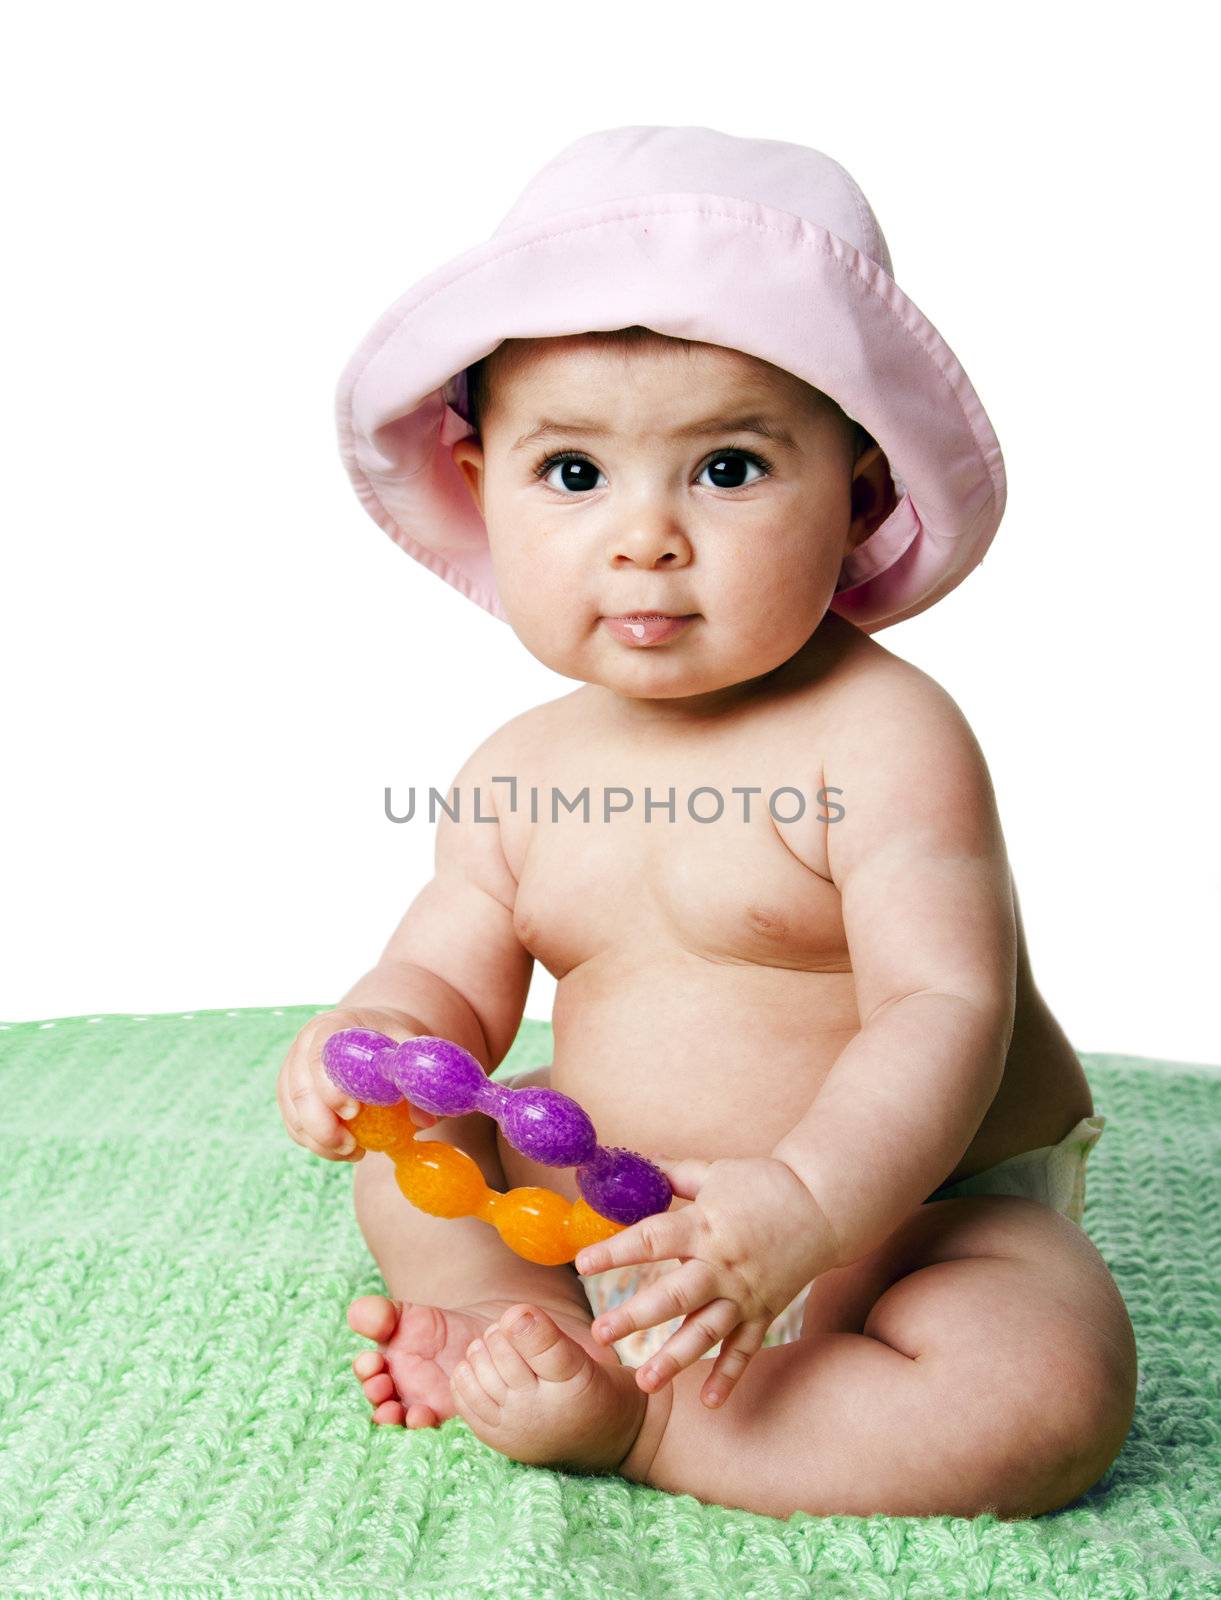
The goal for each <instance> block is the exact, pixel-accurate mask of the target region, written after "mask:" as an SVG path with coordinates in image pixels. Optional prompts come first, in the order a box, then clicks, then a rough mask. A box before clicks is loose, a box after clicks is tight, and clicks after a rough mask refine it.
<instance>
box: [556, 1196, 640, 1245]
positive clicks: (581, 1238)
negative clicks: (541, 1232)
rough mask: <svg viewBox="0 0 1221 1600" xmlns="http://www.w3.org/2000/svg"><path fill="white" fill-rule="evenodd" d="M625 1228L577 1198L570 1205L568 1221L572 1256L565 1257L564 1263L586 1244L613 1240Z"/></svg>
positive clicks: (622, 1223)
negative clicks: (570, 1213)
mask: <svg viewBox="0 0 1221 1600" xmlns="http://www.w3.org/2000/svg"><path fill="white" fill-rule="evenodd" d="M626 1226H627V1224H626V1223H624V1222H612V1221H611V1220H610V1218H609V1217H604V1216H602V1214H601V1213H600V1212H598V1211H595V1210H594V1209H593V1207H592V1206H590V1205H587V1204H586V1202H585V1200H584V1199H583V1198H580V1197H578V1198H577V1199H576V1200H574V1201H573V1203H572V1215H571V1216H570V1217H569V1219H568V1240H569V1243H570V1245H571V1246H572V1255H569V1256H566V1257H565V1258H564V1259H565V1260H566V1261H571V1260H572V1258H573V1256H575V1255H576V1254H577V1253H578V1251H581V1250H584V1248H585V1246H586V1245H587V1244H601V1243H602V1241H603V1239H613V1238H614V1236H615V1234H617V1233H622V1232H623V1230H624V1228H625V1227H626Z"/></svg>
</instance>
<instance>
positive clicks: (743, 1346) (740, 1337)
mask: <svg viewBox="0 0 1221 1600" xmlns="http://www.w3.org/2000/svg"><path fill="white" fill-rule="evenodd" d="M680 1331H681V1330H680ZM766 1335H767V1326H766V1325H765V1324H764V1323H762V1322H740V1323H739V1324H738V1325H737V1327H736V1328H731V1329H730V1331H729V1333H728V1334H726V1335H724V1336H723V1337H722V1340H721V1348H720V1351H719V1353H718V1355H717V1358H716V1360H715V1361H714V1362H713V1363H712V1371H711V1372H710V1373H709V1374H708V1379H707V1382H706V1383H705V1384H704V1386H703V1388H702V1389H701V1390H700V1399H701V1400H702V1401H703V1402H704V1404H705V1405H706V1406H720V1405H724V1404H725V1401H726V1400H728V1398H729V1396H730V1395H731V1394H732V1393H733V1389H734V1385H735V1384H736V1383H737V1382H738V1379H739V1378H740V1377H741V1376H742V1374H743V1373H744V1372H745V1371H746V1369H747V1367H748V1366H749V1365H750V1362H751V1357H752V1356H755V1355H757V1354H758V1352H759V1351H760V1350H762V1348H763V1340H764V1338H765V1337H766Z"/></svg>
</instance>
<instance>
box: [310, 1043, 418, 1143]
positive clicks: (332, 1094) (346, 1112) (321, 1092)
mask: <svg viewBox="0 0 1221 1600" xmlns="http://www.w3.org/2000/svg"><path fill="white" fill-rule="evenodd" d="M340 1031H341V1030H340V1029H338V1028H335V1027H334V1026H332V1027H330V1028H329V1029H328V1030H327V1032H326V1033H325V1034H322V1035H319V1036H318V1037H317V1038H316V1039H315V1041H314V1043H313V1044H312V1045H311V1046H310V1049H309V1053H308V1056H307V1062H308V1069H309V1075H310V1077H311V1079H312V1080H313V1083H314V1088H315V1090H316V1092H317V1094H318V1097H319V1099H320V1100H321V1101H322V1102H323V1104H324V1105H326V1106H327V1107H328V1108H329V1109H330V1110H332V1111H333V1112H334V1113H335V1115H336V1116H337V1117H339V1118H340V1120H341V1121H343V1122H350V1121H351V1120H352V1118H353V1117H354V1116H355V1115H356V1113H357V1112H358V1111H359V1110H360V1102H359V1100H357V1099H356V1097H355V1096H354V1095H352V1094H349V1092H348V1091H347V1090H346V1089H341V1088H340V1087H339V1085H338V1084H337V1083H336V1082H335V1081H334V1080H333V1079H332V1077H331V1075H330V1073H329V1072H328V1071H327V1070H326V1067H325V1066H324V1065H323V1062H322V1051H323V1047H324V1046H325V1044H326V1041H327V1039H329V1038H330V1037H331V1035H332V1034H334V1033H338V1032H340ZM407 1111H408V1114H409V1115H410V1117H411V1120H412V1122H413V1123H414V1124H415V1126H416V1127H417V1128H431V1127H432V1126H433V1124H434V1123H435V1122H437V1121H438V1118H436V1117H434V1116H433V1114H432V1113H431V1112H430V1111H425V1110H423V1109H422V1108H421V1107H420V1106H413V1105H412V1104H411V1102H410V1101H408V1102H407Z"/></svg>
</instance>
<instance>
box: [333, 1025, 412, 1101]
mask: <svg viewBox="0 0 1221 1600" xmlns="http://www.w3.org/2000/svg"><path fill="white" fill-rule="evenodd" d="M393 1049H394V1040H393V1039H387V1037H386V1035H385V1034H384V1033H374V1032H373V1030H372V1029H371V1028H345V1029H344V1030H343V1031H342V1032H341V1033H333V1034H332V1035H331V1037H330V1038H329V1039H328V1040H327V1041H326V1043H325V1044H324V1045H323V1047H322V1065H323V1066H324V1067H325V1068H326V1075H327V1077H328V1078H329V1079H330V1080H331V1082H332V1083H333V1084H335V1086H336V1087H337V1088H339V1089H342V1090H343V1092H344V1093H345V1094H350V1095H351V1096H352V1098H353V1100H360V1101H362V1102H363V1103H364V1104H365V1105H368V1106H392V1105H396V1104H397V1103H398V1102H399V1101H400V1100H401V1099H402V1098H403V1096H402V1094H401V1093H400V1092H399V1090H398V1089H396V1088H395V1086H394V1084H393V1083H392V1082H391V1081H390V1080H389V1078H388V1077H387V1076H386V1074H385V1073H384V1072H383V1071H382V1070H381V1068H380V1067H379V1065H378V1063H379V1062H386V1063H387V1064H388V1063H389V1057H388V1056H387V1055H386V1052H387V1051H393Z"/></svg>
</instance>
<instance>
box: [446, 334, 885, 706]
mask: <svg viewBox="0 0 1221 1600" xmlns="http://www.w3.org/2000/svg"><path fill="white" fill-rule="evenodd" d="M512 348H513V354H512V358H511V360H509V361H507V362H504V361H502V362H501V363H500V365H499V366H497V367H496V368H495V369H494V372H493V383H492V393H491V404H490V407H489V411H488V414H487V415H486V416H485V417H484V418H483V419H482V424H481V431H482V444H480V443H479V442H477V441H476V440H474V439H466V440H462V441H460V442H459V443H458V444H457V445H455V446H454V450H453V457H454V461H455V462H456V464H457V465H458V466H459V468H460V470H461V471H462V472H463V474H464V476H465V477H466V480H467V482H468V484H469V486H470V489H471V492H472V494H473V495H474V497H475V501H476V504H477V505H479V507H480V510H481V512H482V514H483V518H484V521H485V523H486V525H487V530H488V539H489V543H490V546H491V552H492V563H493V567H494V570H495V574H496V581H497V586H498V588H499V591H500V596H501V600H502V603H503V605H504V609H505V612H506V615H507V616H508V619H509V622H510V624H511V625H512V627H513V629H514V631H515V632H516V633H517V635H518V637H519V638H520V639H521V641H522V643H523V644H524V645H525V646H526V648H527V649H528V650H529V651H530V652H531V654H533V655H534V656H536V657H537V658H538V659H539V660H540V661H542V662H543V663H544V664H545V665H547V666H549V667H551V668H552V669H553V670H554V671H556V672H559V673H562V674H563V675H564V676H565V677H569V678H577V679H580V680H582V681H584V682H586V683H598V684H602V685H604V686H605V687H606V688H608V689H610V690H612V691H613V692H614V693H616V694H617V695H620V696H623V697H626V698H627V699H629V700H633V701H648V702H662V701H665V702H677V704H675V705H674V706H673V709H674V710H679V709H680V706H681V707H682V708H685V709H687V710H690V711H692V712H695V713H697V714H698V713H699V712H700V711H701V710H702V709H704V708H705V707H708V706H711V705H712V704H714V703H715V704H720V703H722V701H723V700H724V698H725V697H724V696H723V695H721V694H719V691H724V690H727V689H730V688H732V687H733V686H736V685H741V684H745V683H747V682H748V680H750V679H753V678H757V677H759V676H761V675H762V674H765V673H768V672H770V671H771V670H772V669H774V668H775V667H778V666H779V665H781V664H782V663H783V662H785V661H787V660H788V659H789V658H790V657H791V656H793V655H794V654H795V653H796V652H797V651H798V650H799V649H800V648H801V647H802V645H803V644H805V643H806V641H807V640H808V639H809V638H810V637H811V635H812V634H813V633H814V631H815V629H816V628H817V627H818V625H819V623H820V622H821V621H822V619H823V617H824V616H825V615H826V613H827V609H828V606H829V605H830V602H831V599H832V597H833V595H834V593H835V583H836V579H837V577H838V575H839V571H840V565H841V563H842V561H843V559H844V556H845V554H846V553H847V552H848V551H849V550H850V549H852V548H853V546H854V545H855V544H856V543H859V542H860V540H861V539H862V538H864V537H865V536H866V534H867V533H868V532H870V531H872V528H873V526H876V524H877V521H878V520H880V518H879V516H878V515H877V514H876V512H877V510H878V509H880V508H875V514H874V515H873V516H872V517H871V516H869V515H868V509H869V504H870V502H871V500H873V501H876V500H878V499H880V497H881V493H882V491H881V488H880V480H883V479H884V481H885V485H886V486H887V488H889V484H890V479H889V473H888V471H887V469H886V465H885V461H884V459H883V458H881V454H880V451H879V450H878V449H877V448H876V447H874V448H873V449H872V450H870V451H869V452H868V453H867V454H866V455H865V456H862V457H861V459H860V460H859V461H857V462H855V463H854V461H853V459H852V431H851V430H850V429H848V428H845V425H844V419H843V417H842V415H841V414H839V413H838V412H837V411H836V410H835V409H834V408H833V407H831V406H829V405H828V404H827V403H826V402H825V401H824V400H823V399H822V398H821V397H820V396H818V395H817V394H816V393H815V392H814V391H812V390H811V389H809V388H807V387H806V386H805V385H804V384H802V383H801V382H800V381H799V380H798V379H796V378H795V377H793V376H792V375H791V374H789V373H786V372H784V371H782V370H781V369H779V368H777V367H773V366H771V365H769V364H768V363H767V362H764V361H759V360H756V359H755V358H754V357H752V356H748V355H744V354H742V353H740V352H738V351H735V350H728V349H724V348H722V347H721V346H718V345H708V344H699V345H695V346H694V347H692V348H691V349H690V350H685V349H684V348H683V347H682V346H680V345H666V344H664V343H661V342H658V343H657V344H652V343H648V344H643V345H638V346H629V347H622V346H619V347H616V346H611V345H607V344H605V343H601V342H599V341H597V340H591V339H589V338H588V337H586V336H574V337H571V338H563V339H538V340H531V341H526V342H522V343H521V344H515V345H514V346H513V347H512ZM750 418H754V419H756V423H759V419H762V422H761V423H760V424H759V425H760V426H762V427H764V428H766V429H768V430H769V434H770V436H768V435H764V434H762V433H760V432H758V431H755V429H754V428H752V427H751V426H748V425H747V419H750ZM735 422H736V423H737V424H738V425H737V426H734V425H733V424H734V423H735ZM544 427H545V429H546V431H545V432H540V431H539V430H540V429H541V428H544ZM531 435H535V436H534V437H531ZM777 435H779V437H778V436H777ZM557 458H559V459H557ZM854 485H855V488H854ZM862 486H863V487H864V488H865V489H866V490H868V492H866V493H864V494H862V493H861V492H860V491H861V488H862ZM875 491H876V492H875ZM656 612H665V613H669V614H671V615H676V616H683V617H689V618H691V619H692V620H690V621H689V622H687V623H686V625H685V626H684V627H682V628H681V629H679V630H678V631H677V632H676V633H675V634H674V635H673V636H672V637H670V638H668V639H665V640H664V641H662V642H658V643H652V644H649V643H635V642H632V640H631V638H630V630H629V638H628V639H627V640H625V639H624V638H623V637H617V636H616V632H615V630H613V629H611V628H608V626H607V625H606V623H605V621H604V620H603V619H605V618H608V617H612V618H613V617H623V616H625V615H628V616H630V615H632V614H647V613H656ZM620 631H621V632H622V630H620ZM730 698H732V696H730ZM658 709H660V707H659V708H658Z"/></svg>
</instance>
